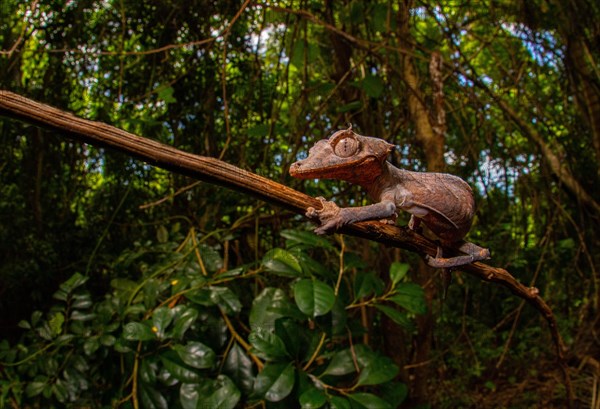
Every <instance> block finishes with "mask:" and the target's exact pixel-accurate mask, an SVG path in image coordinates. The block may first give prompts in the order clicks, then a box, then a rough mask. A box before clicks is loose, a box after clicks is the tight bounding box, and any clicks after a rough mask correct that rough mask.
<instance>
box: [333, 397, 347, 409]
mask: <svg viewBox="0 0 600 409" xmlns="http://www.w3.org/2000/svg"><path fill="white" fill-rule="evenodd" d="M329 406H330V408H331V409H351V406H350V402H349V401H348V399H345V398H342V397H340V396H332V397H331V399H330V400H329Z"/></svg>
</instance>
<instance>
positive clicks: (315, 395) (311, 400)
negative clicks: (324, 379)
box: [300, 386, 327, 409]
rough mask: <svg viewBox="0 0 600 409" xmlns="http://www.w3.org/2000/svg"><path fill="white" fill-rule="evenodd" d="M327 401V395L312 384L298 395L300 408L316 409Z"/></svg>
mask: <svg viewBox="0 0 600 409" xmlns="http://www.w3.org/2000/svg"><path fill="white" fill-rule="evenodd" d="M326 402H327V395H325V392H323V391H322V390H320V389H317V388H316V387H314V386H311V387H309V388H308V389H307V390H306V391H305V392H304V393H302V395H300V406H301V407H302V409H318V408H320V407H321V406H323V405H325V403H326Z"/></svg>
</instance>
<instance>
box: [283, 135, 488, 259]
mask: <svg viewBox="0 0 600 409" xmlns="http://www.w3.org/2000/svg"><path fill="white" fill-rule="evenodd" d="M392 149H393V145H391V144H389V143H387V142H385V141H384V140H382V139H379V138H372V137H368V136H361V135H357V134H356V133H354V132H353V131H352V129H351V128H349V129H347V130H343V131H338V132H336V133H335V134H334V135H333V136H331V138H329V139H328V140H321V141H319V142H317V143H316V144H315V146H313V147H312V148H311V150H310V152H309V155H308V157H307V158H306V159H304V160H301V161H298V162H296V163H294V164H292V166H291V167H290V174H291V175H292V176H293V177H297V178H301V179H312V178H321V179H340V180H346V181H348V182H351V183H355V184H359V185H361V186H362V187H363V188H364V189H365V190H366V191H367V193H368V194H369V197H370V198H371V199H372V200H373V201H374V202H376V203H375V204H372V205H369V206H363V207H352V208H339V207H338V206H337V205H335V203H333V202H330V201H327V200H325V199H323V198H319V200H320V201H321V202H322V203H323V208H322V209H319V210H316V209H314V208H312V207H311V208H309V209H308V210H307V213H306V215H307V217H309V218H312V219H316V220H318V221H319V223H320V226H319V227H317V228H316V229H315V232H316V233H317V234H324V233H330V232H333V231H335V230H337V229H339V228H340V227H342V226H344V225H346V224H350V223H355V222H358V221H363V220H378V219H379V220H382V219H383V220H384V221H386V222H392V223H393V222H394V221H395V219H396V216H397V212H398V211H400V210H403V211H406V212H409V213H411V215H412V217H411V221H410V223H409V227H410V228H412V229H418V228H419V226H420V224H421V223H423V224H424V225H425V226H427V228H428V229H429V230H430V231H431V232H432V233H433V234H434V235H435V236H437V237H438V238H439V239H441V241H442V244H446V245H450V244H455V243H459V242H461V241H462V239H463V237H464V236H465V235H466V234H467V233H468V231H469V229H470V228H471V223H472V221H473V215H474V212H475V201H474V199H473V192H472V190H471V188H470V186H469V185H468V184H467V183H466V182H465V181H464V180H462V179H461V178H459V177H457V176H454V175H450V174H446V173H429V172H412V171H408V170H403V169H398V168H396V167H394V166H393V165H392V164H390V163H389V162H387V161H386V158H387V156H388V154H389V153H390V152H391V151H392ZM459 250H461V251H463V252H465V253H467V254H468V255H467V256H459V257H453V258H450V259H443V258H441V256H440V257H436V258H432V259H431V260H429V264H431V265H433V266H436V267H454V266H457V265H462V264H467V263H469V262H472V261H474V260H481V259H484V258H489V251H488V250H487V249H483V248H481V247H478V246H476V245H474V244H472V243H467V242H464V243H460V246H459Z"/></svg>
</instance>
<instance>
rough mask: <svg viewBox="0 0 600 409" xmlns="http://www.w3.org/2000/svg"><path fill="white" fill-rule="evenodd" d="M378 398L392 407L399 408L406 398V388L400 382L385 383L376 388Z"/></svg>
mask: <svg viewBox="0 0 600 409" xmlns="http://www.w3.org/2000/svg"><path fill="white" fill-rule="evenodd" d="M377 389H378V391H379V392H378V394H377V396H379V397H380V398H383V400H385V401H386V402H388V403H390V404H391V405H392V407H395V408H397V407H400V404H401V403H402V402H404V401H405V400H406V398H407V397H408V386H406V384H404V383H402V382H387V383H384V384H383V385H379V386H378V387H377Z"/></svg>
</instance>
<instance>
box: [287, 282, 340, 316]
mask: <svg viewBox="0 0 600 409" xmlns="http://www.w3.org/2000/svg"><path fill="white" fill-rule="evenodd" d="M294 299H295V300H296V305H297V306H298V308H299V309H300V311H302V312H303V313H304V314H306V315H308V316H309V317H318V316H319V315H324V314H327V313H328V312H329V311H331V308H333V304H334V303H335V293H334V292H333V289H332V288H331V287H330V286H329V285H327V284H325V283H323V282H322V281H319V280H317V279H304V280H300V281H298V282H297V283H296V284H295V285H294Z"/></svg>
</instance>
